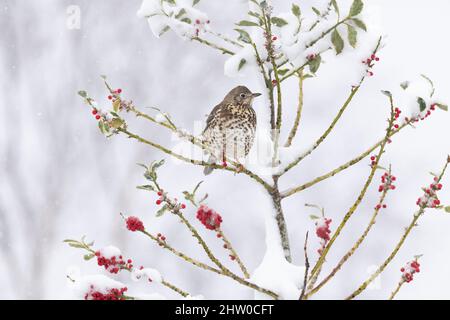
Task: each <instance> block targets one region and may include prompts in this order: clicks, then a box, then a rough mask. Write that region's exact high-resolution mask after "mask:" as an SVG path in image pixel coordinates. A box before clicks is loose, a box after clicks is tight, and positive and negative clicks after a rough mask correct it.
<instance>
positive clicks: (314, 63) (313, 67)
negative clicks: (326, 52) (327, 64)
mask: <svg viewBox="0 0 450 320" xmlns="http://www.w3.org/2000/svg"><path fill="white" fill-rule="evenodd" d="M321 63H322V57H321V56H320V55H317V56H316V57H315V58H314V59H313V60H311V61H310V62H309V71H310V72H311V73H316V72H317V70H319V67H320V64H321Z"/></svg>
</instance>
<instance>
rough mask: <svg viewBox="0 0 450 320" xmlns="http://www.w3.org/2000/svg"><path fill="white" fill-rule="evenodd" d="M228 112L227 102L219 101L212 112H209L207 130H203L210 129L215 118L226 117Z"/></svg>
mask: <svg viewBox="0 0 450 320" xmlns="http://www.w3.org/2000/svg"><path fill="white" fill-rule="evenodd" d="M227 113H229V110H228V108H227V104H223V103H219V104H218V105H217V106H215V107H214V109H212V111H211V113H210V114H209V116H208V119H206V127H205V130H203V132H205V131H206V130H208V129H209V128H210V127H211V125H213V123H214V119H216V118H217V117H224V116H226V114H227Z"/></svg>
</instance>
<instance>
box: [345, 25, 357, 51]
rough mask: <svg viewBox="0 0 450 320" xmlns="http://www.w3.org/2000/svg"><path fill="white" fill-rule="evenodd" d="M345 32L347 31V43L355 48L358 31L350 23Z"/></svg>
mask: <svg viewBox="0 0 450 320" xmlns="http://www.w3.org/2000/svg"><path fill="white" fill-rule="evenodd" d="M347 32H348V43H350V45H351V46H352V47H353V48H356V43H357V42H358V32H357V31H356V29H355V28H354V27H352V26H351V25H347Z"/></svg>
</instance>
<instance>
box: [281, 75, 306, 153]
mask: <svg viewBox="0 0 450 320" xmlns="http://www.w3.org/2000/svg"><path fill="white" fill-rule="evenodd" d="M303 80H304V78H303V70H300V71H299V72H298V107H297V115H296V117H295V121H294V125H293V126H292V129H291V131H290V133H289V136H288V139H287V141H286V143H285V144H284V146H285V147H286V148H287V147H290V146H291V144H292V140H294V137H295V135H296V134H297V130H298V126H299V124H300V120H301V117H302V110H303Z"/></svg>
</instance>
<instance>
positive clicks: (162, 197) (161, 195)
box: [156, 189, 186, 210]
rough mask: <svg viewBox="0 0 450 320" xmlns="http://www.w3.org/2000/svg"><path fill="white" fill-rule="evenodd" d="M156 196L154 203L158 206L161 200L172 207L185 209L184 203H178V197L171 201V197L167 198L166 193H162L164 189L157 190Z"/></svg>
mask: <svg viewBox="0 0 450 320" xmlns="http://www.w3.org/2000/svg"><path fill="white" fill-rule="evenodd" d="M157 194H158V196H159V198H158V199H157V200H156V204H157V205H158V206H159V205H160V204H161V203H163V202H167V203H168V204H169V205H170V207H171V208H174V209H178V210H179V209H186V205H185V204H184V203H178V199H177V198H175V199H173V201H172V200H171V199H169V198H168V197H167V195H166V193H164V191H163V190H162V189H161V190H160V191H158V193H157Z"/></svg>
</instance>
